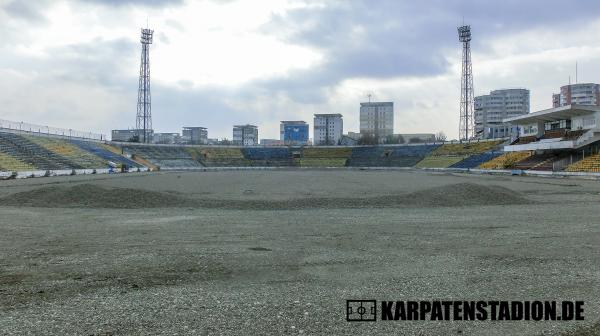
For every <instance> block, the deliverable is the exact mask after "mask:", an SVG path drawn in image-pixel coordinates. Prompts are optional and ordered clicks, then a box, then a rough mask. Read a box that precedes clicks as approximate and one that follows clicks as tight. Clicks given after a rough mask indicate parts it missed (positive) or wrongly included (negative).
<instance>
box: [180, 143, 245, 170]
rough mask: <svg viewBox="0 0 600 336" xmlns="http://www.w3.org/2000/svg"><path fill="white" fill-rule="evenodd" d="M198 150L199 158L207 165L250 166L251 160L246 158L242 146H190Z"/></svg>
mask: <svg viewBox="0 0 600 336" xmlns="http://www.w3.org/2000/svg"><path fill="white" fill-rule="evenodd" d="M188 150H193V151H196V152H197V154H196V155H197V157H198V160H199V161H200V162H201V163H202V164H203V165H205V166H207V167H248V166H251V163H250V160H248V159H246V158H244V154H242V151H241V149H240V148H226V147H214V148H194V149H191V148H188Z"/></svg>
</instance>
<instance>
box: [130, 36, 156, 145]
mask: <svg viewBox="0 0 600 336" xmlns="http://www.w3.org/2000/svg"><path fill="white" fill-rule="evenodd" d="M141 31H142V35H141V37H140V43H141V44H142V57H141V62H140V79H139V87H138V102H137V116H136V122H135V128H136V130H137V135H138V141H139V142H143V143H148V142H150V140H151V139H150V137H151V132H152V104H151V95H150V44H152V36H153V34H154V31H153V30H151V29H147V28H146V29H144V28H142V30H141Z"/></svg>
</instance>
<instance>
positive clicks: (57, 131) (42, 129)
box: [0, 119, 106, 141]
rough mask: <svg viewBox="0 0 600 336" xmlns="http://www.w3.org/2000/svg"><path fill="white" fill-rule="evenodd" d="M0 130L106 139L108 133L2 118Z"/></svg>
mask: <svg viewBox="0 0 600 336" xmlns="http://www.w3.org/2000/svg"><path fill="white" fill-rule="evenodd" d="M0 130H11V131H13V132H14V131H18V132H22V133H30V134H35V135H55V136H62V137H67V138H78V139H92V140H100V141H102V140H106V135H104V134H99V133H92V132H82V131H77V130H73V129H66V128H56V127H50V126H44V125H36V124H30V123H25V122H22V121H21V122H17V121H9V120H4V119H0Z"/></svg>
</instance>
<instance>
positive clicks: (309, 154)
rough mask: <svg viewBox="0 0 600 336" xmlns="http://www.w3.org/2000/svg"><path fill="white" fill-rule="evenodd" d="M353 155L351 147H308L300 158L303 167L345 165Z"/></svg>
mask: <svg viewBox="0 0 600 336" xmlns="http://www.w3.org/2000/svg"><path fill="white" fill-rule="evenodd" d="M351 155H352V149H351V148H349V147H340V148H320V147H307V148H304V150H303V151H302V158H301V159H300V160H299V165H300V166H301V167H344V166H346V164H347V162H348V158H350V156H351Z"/></svg>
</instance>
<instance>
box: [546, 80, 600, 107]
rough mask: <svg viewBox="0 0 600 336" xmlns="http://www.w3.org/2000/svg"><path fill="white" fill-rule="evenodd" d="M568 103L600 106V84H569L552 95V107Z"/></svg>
mask: <svg viewBox="0 0 600 336" xmlns="http://www.w3.org/2000/svg"><path fill="white" fill-rule="evenodd" d="M567 105H594V106H600V85H598V84H594V83H581V84H569V85H565V86H562V87H561V88H560V93H555V94H553V95H552V107H560V106H567Z"/></svg>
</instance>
